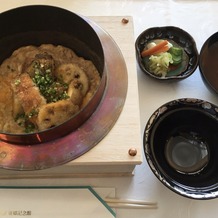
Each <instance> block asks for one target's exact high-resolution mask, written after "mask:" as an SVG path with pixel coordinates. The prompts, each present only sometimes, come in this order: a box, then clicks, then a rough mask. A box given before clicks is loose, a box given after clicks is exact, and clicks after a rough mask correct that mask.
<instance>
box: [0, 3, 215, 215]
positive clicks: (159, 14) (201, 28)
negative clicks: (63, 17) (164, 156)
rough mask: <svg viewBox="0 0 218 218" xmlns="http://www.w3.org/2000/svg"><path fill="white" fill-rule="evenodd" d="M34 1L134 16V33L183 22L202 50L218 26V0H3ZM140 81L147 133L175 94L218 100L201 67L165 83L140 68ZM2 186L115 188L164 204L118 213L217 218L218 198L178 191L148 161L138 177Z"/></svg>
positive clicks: (138, 170)
mask: <svg viewBox="0 0 218 218" xmlns="http://www.w3.org/2000/svg"><path fill="white" fill-rule="evenodd" d="M29 4H47V5H55V6H59V7H63V8H66V9H68V10H71V11H74V12H76V13H79V14H82V15H85V16H98V15H99V16H118V15H119V16H124V17H125V15H130V16H133V19H134V31H135V33H134V34H135V38H136V37H137V36H138V35H139V34H140V33H141V32H142V31H143V30H145V29H147V28H149V27H153V26H166V25H167V26H169V25H173V26H178V27H180V28H182V29H184V30H185V31H187V32H189V33H190V34H191V35H192V36H193V37H194V39H195V41H196V43H197V47H198V50H199V52H200V49H201V47H202V45H203V43H204V41H205V40H206V39H207V38H208V37H209V36H210V35H212V34H213V33H215V32H216V31H217V30H218V13H217V11H218V1H213V0H208V1H203V0H199V1H197V0H196V1H194V0H184V1H182V0H174V1H173V0H159V1H155V0H150V1H146V0H104V1H103V0H62V1H59V0H44V1H42V0H41V1H30V0H16V1H14V0H7V1H4V3H3V1H2V2H1V6H0V12H2V11H5V10H8V9H11V8H14V7H17V6H21V5H29ZM27 19H28V18H27ZM36 19H37V18H36ZM138 82H139V98H140V115H141V126H142V134H143V130H144V127H145V124H146V122H147V120H148V118H149V117H150V115H151V114H152V113H153V112H154V110H156V109H157V108H158V107H159V106H160V105H162V104H164V103H166V102H168V101H171V100H173V99H176V98H182V97H194V98H201V99H204V100H207V101H210V102H212V103H214V104H218V98H217V96H216V95H215V94H214V93H211V92H210V91H209V90H208V89H207V88H206V86H205V85H204V83H203V81H202V79H201V76H200V72H199V69H197V70H196V71H195V73H194V74H193V75H191V76H190V77H189V78H187V79H185V80H183V81H181V82H175V83H160V82H158V81H155V80H153V79H150V78H148V77H147V76H145V75H144V74H143V73H142V72H141V71H140V70H139V69H138ZM0 185H17V186H22V185H37V186H38V185H54V186H56V185H66V186H68V185H91V186H95V187H96V186H98V187H116V193H117V197H121V198H135V199H146V200H152V201H153V200H154V201H157V202H158V205H159V208H158V209H155V210H152V209H151V210H145V209H138V210H136V209H118V210H117V218H132V217H134V218H141V217H147V218H163V217H165V218H175V217H176V218H180V217H181V218H204V217H208V218H216V217H217V214H218V207H217V205H218V199H213V200H207V201H199V200H191V199H187V198H185V197H182V196H179V195H178V194H175V193H174V192H172V191H170V190H169V189H167V188H166V187H165V186H163V185H162V184H161V183H160V182H159V180H158V179H157V178H156V177H155V176H154V175H153V173H152V172H151V170H150V168H149V167H148V165H147V162H146V161H145V160H144V162H143V164H142V165H140V166H137V167H136V171H135V176H134V177H127V178H126V177H124V178H88V179H84V178H75V179H41V180H30V179H23V180H1V181H0ZM1 201H3V199H1V198H0V202H1Z"/></svg>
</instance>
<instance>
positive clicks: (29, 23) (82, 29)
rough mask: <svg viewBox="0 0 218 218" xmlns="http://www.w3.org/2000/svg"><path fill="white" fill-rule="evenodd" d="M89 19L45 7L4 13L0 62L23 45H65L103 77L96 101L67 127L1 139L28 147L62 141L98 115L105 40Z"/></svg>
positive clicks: (1, 136)
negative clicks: (90, 118)
mask: <svg viewBox="0 0 218 218" xmlns="http://www.w3.org/2000/svg"><path fill="white" fill-rule="evenodd" d="M87 20H88V19H87ZM87 20H86V19H85V18H84V17H82V16H79V15H77V14H75V13H73V12H71V11H68V10H65V9H62V8H58V7H53V6H45V5H44V6H42V5H33V6H24V7H18V8H15V9H11V10H9V11H6V12H3V13H1V14H0V27H1V30H0V63H2V61H4V60H5V59H6V58H8V57H9V56H10V55H11V54H12V52H13V51H14V50H16V49H18V48H20V47H22V46H28V45H35V46H40V45H41V44H53V45H62V46H65V47H67V48H70V49H72V50H73V51H74V52H75V53H76V54H77V55H78V56H80V57H83V58H85V59H87V60H91V61H92V62H93V63H94V65H95V66H96V68H97V69H98V71H99V73H100V76H101V82H100V86H99V88H98V89H97V91H96V93H95V94H94V96H93V98H92V99H91V100H90V101H89V102H88V103H87V105H86V106H85V107H84V108H83V109H82V110H81V111H79V112H78V113H76V114H75V115H74V116H73V117H71V118H70V119H69V120H67V121H66V122H64V123H63V124H60V125H59V126H56V127H53V128H50V129H48V130H45V131H41V132H37V133H28V134H8V133H4V132H2V133H0V140H2V141H6V142H9V143H15V144H22V145H24V144H37V143H42V142H47V141H51V140H54V139H58V138H60V137H62V136H65V135H67V134H68V133H70V132H72V131H74V130H76V129H77V128H78V127H80V126H81V125H82V124H83V123H84V122H85V121H86V120H87V119H88V118H89V117H90V116H91V115H92V114H93V113H94V111H95V110H96V108H97V106H98V104H99V102H100V100H101V98H102V96H103V94H104V90H105V85H106V71H105V59H104V51H103V47H102V44H101V41H100V39H99V37H98V35H97V33H96V32H95V30H94V29H93V28H92V26H91V25H90V24H89V22H88V21H87Z"/></svg>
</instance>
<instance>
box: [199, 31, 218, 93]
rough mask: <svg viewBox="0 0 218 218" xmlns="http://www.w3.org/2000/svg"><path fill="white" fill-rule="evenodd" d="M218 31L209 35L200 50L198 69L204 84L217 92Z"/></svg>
mask: <svg viewBox="0 0 218 218" xmlns="http://www.w3.org/2000/svg"><path fill="white" fill-rule="evenodd" d="M217 60H218V32H216V33H214V34H213V35H212V36H210V37H209V38H208V39H207V40H206V42H205V43H204V44H203V46H202V48H201V51H200V58H199V69H200V72H201V76H202V78H203V81H204V83H205V84H206V86H207V87H208V88H209V89H210V90H212V91H213V92H215V93H218V61H217Z"/></svg>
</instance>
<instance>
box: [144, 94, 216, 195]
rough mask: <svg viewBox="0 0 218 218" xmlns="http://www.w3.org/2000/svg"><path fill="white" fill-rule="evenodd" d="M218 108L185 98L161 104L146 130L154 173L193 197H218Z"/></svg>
mask: <svg viewBox="0 0 218 218" xmlns="http://www.w3.org/2000/svg"><path fill="white" fill-rule="evenodd" d="M217 118H218V107H217V106H215V105H213V104H211V103H209V102H207V101H204V100H200V99H192V98H184V99H177V100H173V101H171V102H168V103H166V104H164V105H162V106H161V107H159V108H158V109H157V110H156V111H155V112H154V113H153V114H152V116H151V117H150V119H149V120H148V122H147V125H146V127H145V131H144V151H145V156H146V159H147V162H148V164H149V166H150V168H151V170H152V171H153V173H154V174H155V176H156V177H157V178H158V179H159V180H160V181H161V182H162V183H163V184H164V185H165V186H166V187H168V188H169V189H171V190H172V191H174V192H175V193H177V194H180V195H182V196H185V197H188V198H192V199H211V198H216V197H218V173H217V172H218V146H217V145H218V134H217V131H218V119H217Z"/></svg>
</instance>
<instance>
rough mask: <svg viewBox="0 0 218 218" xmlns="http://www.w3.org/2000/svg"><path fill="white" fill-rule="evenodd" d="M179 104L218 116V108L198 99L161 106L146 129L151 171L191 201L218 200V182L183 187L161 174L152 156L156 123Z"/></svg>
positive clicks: (163, 182)
mask: <svg viewBox="0 0 218 218" xmlns="http://www.w3.org/2000/svg"><path fill="white" fill-rule="evenodd" d="M177 104H180V105H181V107H189V108H193V109H198V110H201V111H203V112H204V113H207V114H209V115H211V116H212V117H214V118H215V116H217V115H218V106H216V105H214V104H212V103H210V102H208V101H205V100H202V99H197V98H180V99H175V100H172V101H169V102H167V103H165V104H163V105H162V106H160V107H159V108H158V109H156V110H155V111H154V112H153V113H152V115H151V116H150V118H149V119H148V121H147V124H146V126H145V129H144V135H143V147H144V154H145V157H146V160H147V163H148V165H149V167H150V169H151V171H152V172H153V173H154V175H155V176H156V177H157V179H158V180H159V181H160V182H161V183H162V184H163V185H165V186H166V187H167V188H169V189H170V190H172V191H173V192H175V193H177V194H179V195H181V196H183V197H187V198H190V199H198V200H208V199H213V198H217V197H218V182H217V183H215V184H213V185H211V186H208V187H203V188H199V187H191V186H186V185H183V184H181V183H178V182H177V181H175V180H173V179H171V178H169V177H167V176H166V175H164V174H163V173H161V170H159V169H158V164H157V163H156V162H155V158H154V157H153V156H152V153H151V151H150V150H151V148H150V145H149V141H148V136H149V134H150V132H151V131H152V128H153V126H154V124H155V122H156V121H157V119H158V118H159V117H161V116H162V115H164V114H165V113H166V112H168V110H167V107H173V106H175V105H177Z"/></svg>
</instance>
